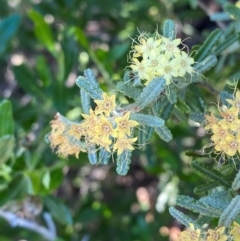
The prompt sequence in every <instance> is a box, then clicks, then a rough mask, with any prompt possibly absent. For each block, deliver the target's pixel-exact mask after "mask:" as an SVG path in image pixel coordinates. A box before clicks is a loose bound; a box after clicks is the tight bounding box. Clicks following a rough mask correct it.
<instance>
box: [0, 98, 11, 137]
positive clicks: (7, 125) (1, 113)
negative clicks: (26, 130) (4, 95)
mask: <svg viewBox="0 0 240 241" xmlns="http://www.w3.org/2000/svg"><path fill="white" fill-rule="evenodd" d="M13 131H14V121H13V116H12V105H11V102H10V101H9V100H3V101H2V102H0V137H2V136H5V135H12V134H13Z"/></svg>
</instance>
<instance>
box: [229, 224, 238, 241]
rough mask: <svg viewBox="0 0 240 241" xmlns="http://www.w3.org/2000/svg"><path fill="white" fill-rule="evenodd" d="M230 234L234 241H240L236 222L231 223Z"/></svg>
mask: <svg viewBox="0 0 240 241" xmlns="http://www.w3.org/2000/svg"><path fill="white" fill-rule="evenodd" d="M230 234H231V235H232V236H233V240H234V241H239V240H240V225H239V224H238V223H237V222H233V227H232V230H231V232H230Z"/></svg>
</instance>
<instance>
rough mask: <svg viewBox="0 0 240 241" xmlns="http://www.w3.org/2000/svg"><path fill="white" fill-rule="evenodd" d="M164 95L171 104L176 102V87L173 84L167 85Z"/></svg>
mask: <svg viewBox="0 0 240 241" xmlns="http://www.w3.org/2000/svg"><path fill="white" fill-rule="evenodd" d="M166 96H167V98H168V100H169V102H170V103H171V104H175V103H176V102H177V89H176V86H175V85H174V84H170V85H168V87H167V88H166Z"/></svg>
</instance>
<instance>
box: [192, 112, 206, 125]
mask: <svg viewBox="0 0 240 241" xmlns="http://www.w3.org/2000/svg"><path fill="white" fill-rule="evenodd" d="M189 119H191V120H193V121H195V122H197V123H202V122H203V121H204V120H205V115H204V114H203V113H202V112H191V113H190V115H189Z"/></svg>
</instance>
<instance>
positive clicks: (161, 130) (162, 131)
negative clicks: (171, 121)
mask: <svg viewBox="0 0 240 241" xmlns="http://www.w3.org/2000/svg"><path fill="white" fill-rule="evenodd" d="M154 130H155V131H156V133H157V134H158V135H159V137H160V138H161V139H162V140H164V141H166V142H169V141H171V140H172V133H171V131H170V130H169V129H168V128H167V127H166V126H162V127H157V128H154Z"/></svg>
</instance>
